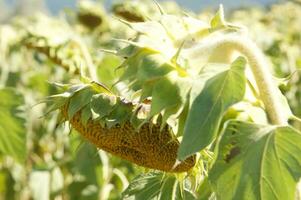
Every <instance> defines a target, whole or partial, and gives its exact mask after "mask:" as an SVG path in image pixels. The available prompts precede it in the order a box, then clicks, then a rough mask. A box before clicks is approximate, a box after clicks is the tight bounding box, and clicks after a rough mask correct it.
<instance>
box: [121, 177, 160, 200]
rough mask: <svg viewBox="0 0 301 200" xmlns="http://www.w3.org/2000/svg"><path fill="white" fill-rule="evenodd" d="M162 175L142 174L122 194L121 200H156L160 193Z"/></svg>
mask: <svg viewBox="0 0 301 200" xmlns="http://www.w3.org/2000/svg"><path fill="white" fill-rule="evenodd" d="M162 178H163V174H162V173H148V174H142V175H139V176H138V177H136V178H135V179H134V180H133V181H131V183H130V185H129V186H128V188H127V189H126V190H125V191H124V192H123V194H122V196H123V198H122V199H123V200H132V199H145V200H151V199H156V198H155V197H157V196H158V195H159V193H160V189H161V181H162Z"/></svg>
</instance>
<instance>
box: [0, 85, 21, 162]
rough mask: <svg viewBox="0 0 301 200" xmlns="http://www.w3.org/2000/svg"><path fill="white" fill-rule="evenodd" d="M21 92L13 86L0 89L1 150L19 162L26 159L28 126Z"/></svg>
mask: <svg viewBox="0 0 301 200" xmlns="http://www.w3.org/2000/svg"><path fill="white" fill-rule="evenodd" d="M23 104H24V99H23V96H22V95H21V94H19V93H18V92H16V91H15V90H14V89H11V88H4V89H1V90H0V119H1V120H0V151H1V152H2V153H4V154H8V155H10V156H12V157H13V158H15V159H16V160H17V161H19V162H24V161H25V159H26V128H25V119H24V118H23V117H21V114H22V111H20V109H18V107H19V106H22V105H23Z"/></svg>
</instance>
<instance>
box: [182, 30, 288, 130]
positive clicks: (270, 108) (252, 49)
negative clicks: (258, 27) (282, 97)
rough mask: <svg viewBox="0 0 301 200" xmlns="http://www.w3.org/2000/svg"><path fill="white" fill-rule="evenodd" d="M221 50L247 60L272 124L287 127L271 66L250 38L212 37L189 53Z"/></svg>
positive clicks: (232, 36) (241, 36)
mask: <svg viewBox="0 0 301 200" xmlns="http://www.w3.org/2000/svg"><path fill="white" fill-rule="evenodd" d="M220 49H227V50H228V51H230V52H232V51H238V52H239V53H241V54H242V55H244V56H245V57H246V58H247V60H248V64H249V66H250V68H251V70H252V73H253V75H254V77H255V81H256V84H257V87H258V90H259V93H260V98H261V100H262V102H263V103H264V106H265V109H266V111H267V114H268V117H269V119H270V122H271V123H272V124H274V125H287V121H288V119H287V118H286V117H285V115H284V114H283V113H284V112H283V111H282V106H281V102H280V101H279V95H278V94H279V92H280V91H279V89H278V87H277V85H276V84H275V83H274V81H273V78H272V75H271V71H270V64H269V62H268V60H267V59H266V58H265V56H264V54H263V53H262V51H261V50H260V49H259V48H258V46H257V45H256V44H255V43H254V42H253V41H252V40H251V39H250V38H248V37H247V36H245V35H240V34H228V35H222V36H216V37H214V38H213V37H210V38H208V39H205V40H204V41H202V43H200V44H198V45H196V46H195V47H194V48H192V49H190V50H189V52H187V53H188V54H190V55H189V56H193V57H195V56H198V55H199V54H204V52H207V53H208V52H209V53H212V54H217V52H221V51H219V50H220ZM221 53H222V54H225V51H224V50H223V51H222V52H221Z"/></svg>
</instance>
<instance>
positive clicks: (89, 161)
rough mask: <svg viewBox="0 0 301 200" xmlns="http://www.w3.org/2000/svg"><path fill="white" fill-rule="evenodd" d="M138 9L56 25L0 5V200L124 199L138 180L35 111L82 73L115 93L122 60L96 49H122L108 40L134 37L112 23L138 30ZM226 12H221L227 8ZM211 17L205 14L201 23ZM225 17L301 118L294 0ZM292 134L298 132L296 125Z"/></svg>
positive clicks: (38, 11)
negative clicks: (257, 51) (243, 31)
mask: <svg viewBox="0 0 301 200" xmlns="http://www.w3.org/2000/svg"><path fill="white" fill-rule="evenodd" d="M49 2H50V1H49ZM49 2H47V3H49ZM53 2H56V1H53ZM57 2H58V1H57ZM229 2H230V1H229ZM235 2H236V1H235ZM144 3H148V4H147V5H145V4H142V3H139V2H134V3H133V1H132V3H130V1H122V2H119V3H118V2H117V3H114V4H113V5H111V2H109V3H108V4H107V5H103V4H102V2H101V1H79V2H78V3H77V7H76V8H75V9H65V10H64V11H61V12H59V15H58V16H55V17H54V16H51V12H50V11H48V8H47V5H48V4H46V2H44V1H38V0H23V1H18V2H17V1H15V2H14V3H13V4H15V5H16V7H12V5H13V4H7V2H6V1H3V0H2V1H0V13H1V15H0V21H1V22H2V24H1V25H0V152H1V154H0V199H7V200H9V199H36V200H46V199H56V200H60V199H101V200H105V199H121V193H122V191H123V190H125V189H126V188H127V186H128V184H129V182H130V181H131V180H133V178H134V177H136V176H137V175H139V174H141V173H142V172H143V171H145V170H144V169H141V168H139V167H137V166H134V165H133V164H131V163H129V162H127V161H124V160H121V159H119V158H116V157H113V156H111V155H109V154H107V153H105V152H103V151H99V150H97V149H96V148H95V147H94V146H92V145H90V144H89V143H86V142H84V141H83V140H82V139H81V138H80V136H78V134H75V133H74V132H75V131H73V130H71V131H70V129H69V127H68V126H57V121H58V120H59V119H58V115H57V114H49V115H47V112H48V111H49V107H48V106H47V103H46V104H39V102H41V101H42V100H43V98H45V97H46V96H49V95H53V94H56V93H57V92H58V91H57V88H56V87H54V86H52V85H51V84H49V83H48V82H60V83H68V82H72V81H73V80H74V79H79V78H80V76H79V73H80V71H81V70H83V69H82V66H83V65H85V66H88V69H89V70H92V72H93V70H95V73H94V74H95V75H96V77H95V78H96V79H98V80H100V81H101V82H102V83H104V84H106V85H107V86H109V87H110V88H112V90H116V91H118V90H122V85H114V83H115V82H116V81H117V77H118V76H119V73H121V72H120V70H117V71H116V68H117V67H118V66H119V65H120V63H121V62H122V60H121V59H120V58H119V57H116V56H114V55H112V54H109V53H104V52H102V51H100V49H108V48H109V49H118V48H121V47H122V44H120V43H119V42H117V41H116V40H113V38H131V37H133V35H134V33H133V32H132V31H131V30H129V29H128V28H127V26H126V25H124V24H123V23H120V21H119V20H118V19H117V17H118V18H121V19H125V20H129V21H130V20H133V21H144V20H145V19H147V18H151V17H154V15H158V14H159V12H158V10H157V8H156V6H155V5H154V4H152V3H151V2H144ZM180 3H181V2H180ZM232 3H233V1H232ZM265 3H271V1H269V2H268V1H266V2H265ZM70 5H71V4H70ZM198 5H199V7H201V6H203V5H205V4H202V3H198ZM206 5H208V4H206ZM236 5H237V4H236ZM71 6H72V5H71ZM162 6H163V7H164V9H165V10H166V11H167V12H168V13H175V14H176V13H181V12H182V11H181V9H180V6H178V5H177V4H176V3H175V2H162ZM187 6H188V5H187ZM191 6H194V5H191ZM224 6H225V8H226V10H228V5H227V2H226V1H225V5H224ZM229 6H230V4H229ZM244 6H246V4H245V5H244ZM231 8H233V7H231ZM108 10H110V11H108ZM187 10H188V9H187ZM228 11H229V10H228ZM189 14H192V15H196V14H193V13H189ZM213 14H214V12H212V9H207V10H203V11H202V12H201V13H200V14H199V18H201V19H208V18H211V17H212V16H213ZM114 16H115V17H114ZM228 18H229V19H230V20H229V21H233V22H237V23H240V24H242V25H243V26H246V27H248V28H249V32H250V35H251V37H252V38H253V39H254V40H255V41H256V42H257V44H258V45H259V46H260V47H261V48H262V49H263V50H264V52H265V53H266V55H267V56H268V57H269V58H270V60H271V61H272V63H273V64H274V71H275V75H276V76H277V77H279V80H276V81H279V84H281V85H280V87H281V89H282V91H283V92H284V93H285V94H286V96H287V97H288V99H289V103H290V105H291V107H292V110H293V112H294V113H295V114H296V115H297V116H299V117H300V116H301V105H300V104H301V90H300V86H301V76H300V72H299V70H300V68H301V48H300V46H301V26H300V24H301V4H300V1H297V0H294V1H286V2H279V3H277V4H270V5H269V6H266V7H245V8H236V9H234V10H231V12H228ZM296 127H299V129H301V125H300V124H298V122H296Z"/></svg>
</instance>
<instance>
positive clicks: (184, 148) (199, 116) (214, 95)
mask: <svg viewBox="0 0 301 200" xmlns="http://www.w3.org/2000/svg"><path fill="white" fill-rule="evenodd" d="M245 64H246V60H245V59H244V58H243V57H239V58H238V59H236V60H235V61H234V62H233V63H232V64H231V66H230V69H229V70H227V71H225V72H222V73H219V74H217V75H216V76H214V77H213V78H211V79H209V80H208V81H207V82H206V85H205V86H204V89H203V90H202V91H201V93H200V94H199V95H198V96H197V97H196V98H195V99H194V101H193V102H192V105H191V108H190V109H191V110H190V112H189V114H188V118H187V121H186V124H185V128H184V136H183V140H182V143H181V145H180V149H179V152H178V157H179V159H184V158H186V157H187V156H189V155H191V154H193V153H195V152H197V151H199V150H201V149H203V148H205V147H206V146H207V145H209V144H210V143H211V142H212V141H213V140H214V138H215V136H216V134H217V130H218V127H219V124H220V121H221V118H222V116H223V114H224V112H225V111H226V110H227V108H229V107H230V106H231V105H233V104H234V103H237V102H239V101H240V100H242V98H243V96H244V92H245V85H246V78H245V76H244V69H245ZM233 91H235V92H233Z"/></svg>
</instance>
